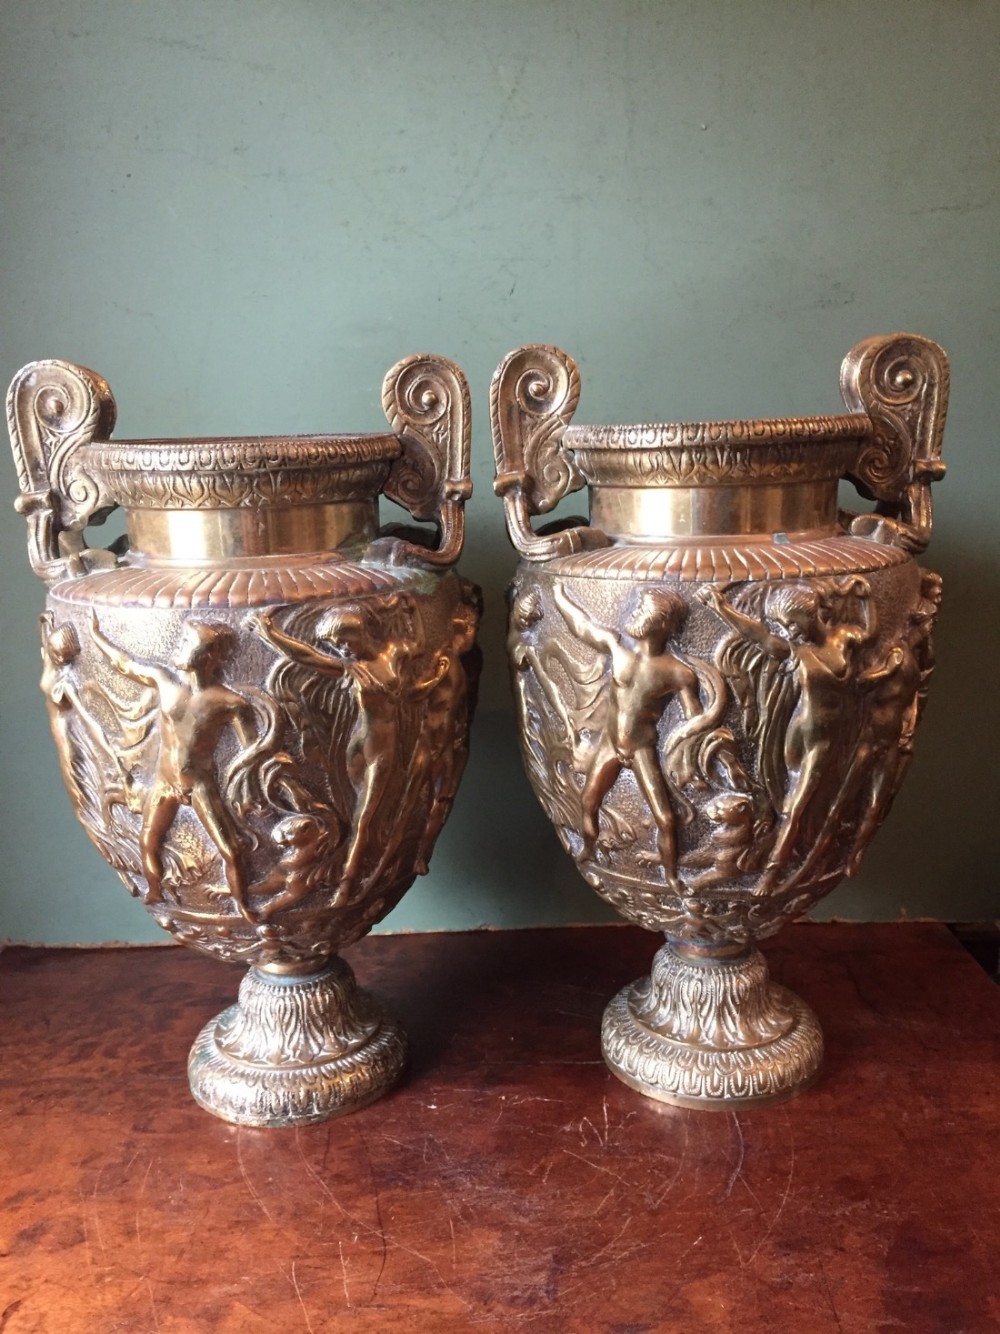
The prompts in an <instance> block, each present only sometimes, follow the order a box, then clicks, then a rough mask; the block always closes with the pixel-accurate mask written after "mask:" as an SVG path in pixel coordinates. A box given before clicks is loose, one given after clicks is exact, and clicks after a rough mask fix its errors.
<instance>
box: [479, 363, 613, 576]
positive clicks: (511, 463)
mask: <svg viewBox="0 0 1000 1334" xmlns="http://www.w3.org/2000/svg"><path fill="white" fill-rule="evenodd" d="M579 399H580V372H579V370H578V369H577V365H576V362H575V361H574V360H573V358H572V357H570V356H568V355H567V354H566V353H565V352H563V351H562V350H561V349H560V348H558V347H551V346H549V345H548V344H545V343H533V344H530V345H529V346H527V347H520V348H517V349H516V350H515V351H513V352H511V353H509V354H508V355H507V356H506V357H505V358H504V359H503V361H502V362H501V363H500V365H499V366H498V367H497V370H496V374H495V375H494V376H493V382H492V384H491V385H490V422H491V426H492V430H493V450H494V454H495V456H496V469H497V475H496V481H495V482H494V490H495V491H496V493H497V495H498V496H500V497H501V498H502V500H503V504H504V512H505V514H506V518H507V531H508V533H509V534H510V540H511V542H512V543H513V544H514V546H515V547H516V548H517V550H518V552H519V553H520V554H521V555H522V556H524V558H525V559H526V560H534V561H541V560H548V559H549V558H550V557H552V556H566V555H570V554H571V553H572V552H574V551H582V550H585V549H589V548H594V547H603V546H607V545H608V544H609V539H608V537H607V535H606V534H605V533H602V532H600V531H599V530H598V529H596V528H591V527H589V526H588V525H587V522H586V520H585V519H574V520H569V521H568V524H569V525H570V526H566V527H560V528H559V529H558V530H555V529H553V530H550V531H548V532H544V531H543V532H540V533H536V532H535V530H534V529H533V528H532V526H531V519H532V516H533V515H536V514H547V513H548V512H549V511H550V510H552V509H554V508H555V506H556V505H557V504H558V503H559V501H560V500H562V498H563V497H564V496H567V495H569V494H570V493H571V492H573V491H579V490H580V489H581V487H582V486H583V485H584V480H583V477H582V476H581V475H580V472H579V470H578V469H577V466H576V462H575V460H574V458H573V454H572V451H571V450H569V449H567V448H566V445H565V442H564V439H563V437H564V435H565V431H566V427H567V426H568V425H569V423H570V421H571V419H572V417H573V413H574V412H575V411H576V405H577V403H578V402H579Z"/></svg>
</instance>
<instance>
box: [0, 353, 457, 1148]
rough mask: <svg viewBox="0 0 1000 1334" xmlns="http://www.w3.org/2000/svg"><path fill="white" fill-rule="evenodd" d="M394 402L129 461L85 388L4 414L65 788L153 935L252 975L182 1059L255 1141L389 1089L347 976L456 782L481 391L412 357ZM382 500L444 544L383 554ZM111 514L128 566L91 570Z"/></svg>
mask: <svg viewBox="0 0 1000 1334" xmlns="http://www.w3.org/2000/svg"><path fill="white" fill-rule="evenodd" d="M383 403H384V407H385V409H386V413H387V415H388V418H389V422H390V424H391V431H388V432H386V433H384V434H380V435H356V436H329V437H327V436H309V437H306V436H303V437H292V438H258V439H249V438H232V439H229V438H227V439H206V440H132V441H125V440H114V441H113V440H111V438H110V437H111V432H112V428H113V426H114V421H115V403H114V399H113V398H112V396H111V392H110V390H109V388H108V386H107V384H106V383H105V382H104V381H103V380H102V379H101V378H100V377H99V376H97V375H95V374H93V372H91V371H88V370H84V369H83V368H82V367H79V366H73V365H70V364H69V363H66V362H60V361H41V362H35V363H33V364H31V365H29V366H26V367H25V368H24V369H23V370H22V371H21V372H20V373H19V374H18V375H17V377H16V378H15V380H14V383H13V385H12V386H11V390H10V395H9V398H8V414H9V421H10V428H11V437H12V441H13V447H14V454H15V458H16V461H17V465H18V470H19V478H20V487H21V496H20V499H19V500H18V502H17V507H18V509H19V510H20V512H21V513H22V514H24V515H25V516H26V518H27V520H28V525H29V556H30V560H31V564H32V567H33V569H34V570H35V572H36V574H38V575H39V576H40V577H41V578H42V579H43V580H44V581H45V583H46V584H47V585H48V586H49V591H48V600H47V609H46V611H45V613H44V615H43V616H42V663H43V674H42V689H43V691H44V694H45V699H46V703H47V707H48V712H49V718H50V721H51V724H52V731H53V735H54V737H55V741H56V746H57V749H58V753H59V761H60V765H61V768H62V773H63V778H64V780H65V783H66V786H67V788H68V790H69V794H70V797H71V799H72V802H73V806H74V809H75V811H76V814H77V816H78V817H79V819H80V821H81V823H82V824H83V827H84V829H85V830H86V832H87V834H88V835H89V837H90V839H91V841H92V842H93V843H94V844H95V845H96V846H97V848H98V849H99V850H100V852H102V853H103V855H104V856H105V857H106V858H107V860H108V862H109V863H110V864H111V866H112V867H113V868H114V869H115V870H116V871H117V872H118V874H119V875H120V876H121V878H122V880H123V881H124V882H125V885H126V886H127V887H128V889H129V890H130V892H131V893H132V894H134V895H136V896H137V897H139V898H141V899H142V900H143V902H144V904H145V906H146V908H147V910H148V911H149V912H150V913H151V914H152V916H153V917H154V918H155V919H156V920H157V921H158V922H159V923H160V925H161V926H163V927H165V928H166V929H167V930H168V931H170V932H171V934H172V935H174V936H175V937H176V938H177V939H178V940H179V941H182V942H183V943H184V944H186V945H191V946H192V947H194V948H195V949H197V950H200V951H203V952H204V953H206V954H211V955H214V956H215V957H217V958H220V959H224V960H226V961H231V962H232V961H238V962H245V963H247V964H249V965H251V966H250V968H249V971H248V973H247V974H246V976H245V978H244V980H243V983H242V985H241V988H240V998H239V1002H238V1004H236V1005H234V1006H232V1007H231V1008H230V1009H229V1010H227V1011H226V1012H225V1013H224V1014H222V1015H221V1016H220V1017H219V1018H218V1019H214V1020H212V1021H211V1022H210V1023H209V1024H208V1025H207V1026H206V1027H205V1028H204V1029H203V1031H202V1032H201V1034H200V1036H199V1037H198V1039H197V1041H196V1042H195V1045H194V1047H193V1049H192V1052H191V1058H190V1062H189V1075H190V1080H191V1087H192V1091H193V1093H194V1096H195V1098H196V1099H197V1101H198V1102H199V1103H200V1104H201V1105H202V1106H203V1107H205V1108H207V1109H208V1110H209V1111H211V1112H214V1113H215V1114H216V1115H218V1116H221V1117H223V1118H224V1119H226V1120H229V1121H234V1122H239V1123H242V1124H246V1125H259V1126H275V1125H290V1124H302V1123H306V1122H311V1121H320V1120H323V1119H324V1118H326V1117H328V1116H332V1115H335V1114H337V1113H340V1112H344V1111H349V1110H351V1109H353V1108H355V1107H359V1106H363V1105H364V1104H366V1103H368V1102H371V1101H372V1100H373V1099H374V1098H377V1097H378V1096H379V1095H380V1094H381V1093H383V1092H384V1091H385V1090H386V1088H388V1087H389V1085H390V1084H391V1083H392V1082H393V1080H394V1079H395V1078H396V1076H397V1075H398V1073H399V1071H400V1069H401V1066H402V1062H403V1058H404V1050H405V1040H404V1037H403V1034H402V1031H401V1030H400V1028H399V1026H398V1025H397V1023H396V1022H395V1021H394V1020H393V1019H391V1018H389V1017H388V1016H387V1015H385V1014H384V1013H382V1011H381V1009H380V1007H379V1005H378V1004H377V1002H376V1001H375V1000H374V998H373V997H371V996H369V995H368V994H366V993H365V992H363V991H361V990H360V989H359V988H358V987H357V985H356V983H355V980H354V976H353V973H352V971H351V969H350V968H349V966H348V965H347V964H346V963H345V962H344V961H343V960H342V959H340V958H339V956H338V953H337V952H338V951H339V950H340V949H341V948H342V947H343V946H345V945H348V944H350V943H351V942H352V941H354V940H357V939H358V937H360V936H362V935H363V934H364V933H365V932H367V931H368V930H369V929H370V927H371V926H372V925H373V924H374V923H375V922H377V921H378V920H379V919H380V918H381V917H383V916H384V915H385V914H386V913H387V912H388V911H389V910H390V909H391V908H392V907H393V906H394V905H395V904H396V903H397V901H398V900H399V898H400V897H401V896H402V894H403V893H404V892H405V890H406V889H407V888H408V887H409V886H410V884H411V883H412V882H413V879H414V877H415V875H417V874H418V873H419V872H422V871H425V870H426V869H427V860H428V858H429V856H430V853H431V849H432V847H433V845H434V842H435V839H436V837H437V835H438V833H439V832H440V830H441V826H442V824H443V823H444V820H445V817H446V816H447V814H448V811H449V809H450V806H451V803H452V799H453V797H454V795H455V789H456V786H457V784H458V781H459V778H460V777H461V773H462V768H463V766H464V763H465V758H466V746H467V733H468V703H467V690H468V682H467V674H466V667H467V665H468V663H469V661H470V655H471V654H472V653H473V647H474V639H475V633H476V625H477V621H478V614H479V596H478V590H476V589H475V588H474V587H473V586H472V585H470V584H467V583H465V582H464V581H462V580H460V579H459V578H458V576H457V575H456V574H455V573H454V572H453V571H452V570H451V568H450V567H451V566H452V565H453V563H454V562H455V561H456V559H457V558H458V555H459V553H460V551H461V548H462V539H463V506H464V503H465V500H466V498H467V497H468V495H469V493H470V490H471V486H470V482H469V424H470V423H469V416H470V414H469V399H468V389H467V385H466V382H465V379H464V377H463V375H462V373H461V371H460V370H459V369H458V367H456V366H454V365H452V363H451V362H448V361H445V360H443V359H441V358H438V357H430V356H418V357H410V358H408V359H407V360H405V361H402V362H400V363H399V364H398V365H397V366H396V367H394V368H393V370H391V371H390V372H389V374H388V376H387V377H386V381H385V385H384V390H383ZM380 491H381V492H382V493H383V494H385V495H386V496H388V497H390V498H391V499H393V500H395V501H397V502H398V503H399V504H400V505H402V506H404V507H405V508H406V509H408V510H409V511H410V512H411V513H412V514H413V516H414V517H416V518H418V519H420V520H432V521H434V522H436V524H437V527H438V536H437V539H436V540H437V543H438V545H437V546H434V545H432V544H431V543H429V542H428V544H427V545H421V539H420V533H419V530H414V529H402V530H396V532H395V535H393V534H392V533H391V532H390V533H389V534H386V533H384V532H383V533H382V534H380V532H379V526H378V525H379V516H378V496H379V493H380ZM115 506H122V507H123V508H124V509H125V511H126V513H127V521H128V543H127V547H126V548H125V549H124V550H122V551H117V550H103V549H99V548H96V549H95V548H89V547H87V546H85V545H84V539H83V530H84V528H85V527H86V525H87V524H89V523H93V522H94V521H95V520H99V519H100V518H101V517H102V516H104V515H106V514H107V512H108V511H109V510H111V509H113V508H114V507H115Z"/></svg>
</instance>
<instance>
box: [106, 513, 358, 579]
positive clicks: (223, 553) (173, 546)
mask: <svg viewBox="0 0 1000 1334" xmlns="http://www.w3.org/2000/svg"><path fill="white" fill-rule="evenodd" d="M377 531H378V502H377V500H376V499H375V498H372V499H370V500H349V501H339V502H334V503H331V504H324V505H303V504H296V505H282V506H273V507H268V508H261V509H189V510H183V509H174V510H155V509H134V510H129V512H128V537H129V546H130V547H131V549H132V551H133V553H134V556H135V558H137V559H138V560H140V561H142V562H143V563H144V564H153V565H155V564H158V563H160V562H169V563H171V564H173V563H177V562H183V563H185V564H196V565H200V564H212V565H215V564H221V563H228V562H232V561H248V560H258V561H259V560H266V559H267V558H268V557H271V556H293V555H312V554H316V553H320V552H331V551H337V550H339V549H342V548H344V547H356V546H359V545H367V543H368V542H370V541H371V540H372V539H373V538H374V537H375V536H376V534H377Z"/></svg>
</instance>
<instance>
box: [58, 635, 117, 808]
mask: <svg viewBox="0 0 1000 1334" xmlns="http://www.w3.org/2000/svg"><path fill="white" fill-rule="evenodd" d="M40 624H41V632H42V677H41V681H40V682H39V686H40V688H41V691H42V694H43V695H44V696H45V707H46V710H47V712H48V715H49V725H50V727H51V728H52V735H53V737H54V738H55V743H56V752H57V754H58V756H59V767H60V770H61V772H62V776H63V781H64V782H65V784H66V789H67V791H68V792H69V795H70V800H71V801H72V803H73V809H74V811H75V812H76V814H77V816H78V817H79V818H80V819H81V820H83V821H84V824H85V825H86V826H87V827H88V828H89V827H90V826H91V824H92V823H93V822H92V820H91V819H90V806H91V800H89V798H92V797H96V799H97V801H98V803H99V814H100V816H101V817H103V819H104V820H105V821H106V822H107V823H109V824H110V822H111V809H112V806H113V805H115V804H116V803H119V804H121V803H124V801H125V791H126V777H125V774H124V773H123V772H122V768H121V764H120V761H119V760H118V757H117V756H116V755H115V753H114V751H113V750H112V748H111V746H110V745H109V744H108V741H107V738H106V736H105V735H104V729H103V728H102V726H101V724H100V722H99V721H98V720H97V718H96V717H95V716H94V715H93V713H92V712H91V711H90V709H89V708H88V707H87V705H86V704H85V702H84V699H83V691H82V689H81V687H80V686H78V685H77V682H76V681H75V679H74V676H73V671H72V669H73V666H74V664H75V663H76V662H77V661H78V659H79V657H80V652H81V649H80V639H79V636H78V635H77V632H76V628H75V626H73V625H71V624H69V623H68V622H66V623H64V624H62V625H56V623H55V617H54V616H53V615H52V613H51V612H49V611H47V612H43V613H42V617H41V622H40ZM75 724H79V727H77V726H75ZM81 729H82V732H83V737H84V738H86V743H88V744H89V748H90V750H91V755H92V758H93V759H95V761H97V768H98V769H99V771H100V775H101V779H102V782H101V783H100V787H99V790H98V791H96V792H94V793H91V792H89V791H86V790H84V787H83V786H82V785H81V783H80V781H79V778H78V776H77V773H76V769H75V767H74V762H73V761H74V754H75V753H76V752H77V750H78V748H79V747H80V745H81V744H82V743H83V738H81V737H80V731H81ZM98 757H99V759H98Z"/></svg>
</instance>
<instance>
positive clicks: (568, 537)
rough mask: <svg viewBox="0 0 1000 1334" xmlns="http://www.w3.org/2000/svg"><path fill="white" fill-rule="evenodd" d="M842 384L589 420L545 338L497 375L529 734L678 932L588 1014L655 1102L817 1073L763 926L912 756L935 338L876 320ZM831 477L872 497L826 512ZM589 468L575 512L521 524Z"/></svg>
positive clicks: (637, 905) (597, 875)
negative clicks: (824, 395) (711, 413)
mask: <svg viewBox="0 0 1000 1334" xmlns="http://www.w3.org/2000/svg"><path fill="white" fill-rule="evenodd" d="M842 383H843V388H844V393H845V398H846V400H847V405H848V407H849V408H851V409H852V411H850V412H848V413H845V414H843V415H842V416H839V417H817V418H805V419H780V420H769V421H750V422H721V423H707V422H706V423H691V424H684V425H651V426H634V427H603V426H598V427H585V426H573V425H571V424H570V418H571V415H572V412H573V410H574V408H575V405H576V397H577V394H578V377H577V372H576V367H575V365H574V364H573V363H572V361H571V360H570V359H569V358H568V357H566V355H565V354H564V353H561V352H559V351H558V349H554V348H547V347H541V346H535V347H531V348H524V349H520V350H519V351H517V352H515V353H512V354H511V356H510V357H509V358H508V359H507V360H506V361H505V362H504V363H503V365H502V366H501V367H500V369H499V371H498V373H497V376H496V378H495V380H494V390H493V403H492V406H493V416H494V433H495V440H496V446H497V463H498V482H497V486H498V490H499V491H500V492H501V494H502V495H503V496H504V500H505V505H506V508H507V514H508V524H509V529H510V532H511V536H512V538H513V540H514V542H515V545H516V546H518V548H519V550H520V552H521V554H522V557H523V559H522V562H521V565H520V567H519V569H518V573H517V576H516V578H515V581H514V584H513V586H512V589H511V593H510V621H509V634H508V649H509V655H510V664H511V673H512V681H513V688H514V695H515V700H516V705H517V710H518V720H519V728H520V740H521V749H522V755H523V758H524V763H525V766H526V769H527V771H528V774H529V777H530V779H531V782H532V785H533V787H534V790H535V792H536V795H537V796H538V798H539V801H540V802H541V804H542V806H543V808H544V809H545V811H546V814H547V815H548V816H549V818H550V819H551V821H552V822H553V824H554V826H555V828H556V832H557V834H558V836H559V838H560V840H561V842H562V844H563V846H564V847H565V848H566V850H567V851H568V852H569V853H570V855H571V856H572V857H573V858H574V860H575V861H576V863H577V865H578V866H579V868H580V871H581V873H582V874H583V876H584V878H585V879H586V881H587V883H588V884H590V885H591V886H592V887H593V888H594V889H595V890H596V891H597V892H598V893H599V894H600V895H601V896H602V897H603V898H605V899H606V900H607V901H608V902H609V903H611V904H613V906H614V907H615V908H616V909H617V910H618V912H620V913H621V914H622V915H623V916H624V917H626V918H627V919H628V920H629V921H632V922H635V923H637V924H639V925H641V926H644V927H647V928H649V929H651V930H656V931H662V932H664V933H665V935H666V938H667V940H666V944H665V946H664V947H663V948H662V949H661V951H660V953H659V954H658V955H657V958H656V961H655V963H654V968H653V972H652V976H651V977H650V978H648V979H644V980H643V981H641V982H639V983H637V984H635V985H634V986H633V987H630V988H626V990H625V991H623V992H622V993H621V994H620V995H619V996H617V997H616V998H615V999H614V1001H612V1003H611V1005H610V1006H609V1007H608V1010H607V1012H606V1014H605V1019H604V1030H603V1046H604V1054H605V1057H606V1059H607V1061H608V1063H609V1065H610V1066H611V1068H612V1069H613V1070H614V1072H615V1073H616V1074H618V1075H619V1077H621V1078H622V1079H624V1080H625V1081H626V1082H627V1083H629V1084H631V1085H633V1086H634V1087H636V1088H638V1089H640V1090H641V1091H643V1092H645V1093H647V1094H649V1095H651V1096H653V1097H656V1098H660V1099H663V1100H665V1101H671V1102H677V1103H682V1104H690V1105H695V1106H705V1107H713V1106H729V1105H733V1104H739V1103H744V1102H763V1101H771V1100H777V1099H780V1098H783V1097H787V1096H789V1095H791V1094H792V1093H794V1092H796V1091H797V1090H798V1089H800V1088H802V1087H803V1086H804V1085H805V1084H806V1083H808V1082H809V1080H810V1079H811V1078H812V1077H813V1075H814V1074H815V1072H816V1070H817V1068H818V1065H819V1062H820V1058H821V1055H822V1036H821V1032H820V1029H819V1025H818V1023H817V1021H816V1019H815V1017H814V1016H813V1015H812V1013H811V1012H810V1011H809V1010H808V1009H807V1007H806V1006H805V1005H804V1004H803V1003H802V1002H801V1001H799V1000H798V998H796V997H794V996H792V995H790V994H789V993H788V992H787V991H784V990H782V989H781V988H779V987H777V986H776V985H775V984H773V983H772V982H771V981H770V980H769V978H768V976H767V971H766V967H765V966H764V963H763V959H762V957H761V956H760V954H759V953H758V952H757V951H756V950H755V949H754V948H753V942H754V941H755V940H756V939H759V938H761V937H765V936H768V935H770V934H772V933H773V932H774V931H776V930H778V929H779V928H780V926H781V925H782V923H783V922H785V921H787V920H788V919H789V918H791V917H794V916H796V915H798V914H799V913H801V912H803V911H804V910H805V909H807V908H808V907H809V906H810V905H811V904H812V903H814V902H815V901H816V900H817V899H818V898H820V897H821V896H822V895H823V894H825V893H827V892H828V891H829V890H831V889H832V888H833V887H834V886H835V885H836V884H837V883H838V882H839V881H840V880H841V879H842V878H843V877H844V876H845V875H848V874H851V873H853V871H854V870H856V869H857V866H858V864H859V861H860V858H861V855H862V853H863V850H864V848H865V846H866V845H867V843H868V841H869V839H870V838H871V836H872V834H873V833H874V831H875V829H876V828H877V827H878V825H879V824H880V823H881V821H882V819H883V818H884V817H885V815H886V814H887V812H888V810H889V807H890V805H891V802H892V799H893V796H894V795H895V792H896V791H897V789H898V787H899V784H900V782H901V780H902V778H903V776H904V774H905V771H906V768H907V766H908V764H909V762H910V758H911V755H912V749H913V735H914V731H915V728H916V724H917V722H918V720H919V717H920V713H921V710H922V707H923V702H924V698H925V695H926V690H927V685H928V681H929V678H930V674H931V671H932V668H933V654H932V647H931V632H932V629H933V623H934V618H935V616H936V613H937V608H938V604H939V601H940V580H939V579H938V578H937V576H936V575H934V574H932V573H930V572H928V571H926V570H923V569H921V567H920V566H919V564H918V563H917V559H916V554H917V553H918V552H919V551H920V550H922V548H923V546H924V545H925V544H926V540H927V537H928V536H929V529H930V509H929V498H928V496H929V483H930V481H931V480H933V478H935V477H936V476H939V475H940V472H941V471H942V465H941V464H940V462H939V453H940V432H941V427H942V424H943V416H944V409H945V401H946V395H947V362H946V360H945V358H944V354H943V353H942V352H941V350H940V349H939V348H937V347H936V345H934V344H931V343H929V342H927V340H924V339H920V338H917V337H915V336H910V335H895V336H893V337H891V338H886V339H873V340H869V341H868V342H866V343H863V344H861V345H859V347H858V348H856V349H855V350H854V351H853V352H852V353H851V354H850V355H849V357H848V358H847V360H846V361H845V363H844V369H843V373H842ZM842 477H848V478H851V479H853V480H854V481H856V483H857V484H858V486H859V488H860V489H862V490H863V492H864V493H865V494H866V495H868V496H871V497H874V498H875V499H876V500H877V502H878V508H877V512H876V514H875V515H872V516H866V515H848V514H844V513H842V512H840V511H838V508H837V486H838V482H839V480H840V479H841V478H842ZM584 484H586V485H588V486H589V489H590V516H589V520H588V521H582V520H581V521H580V522H579V524H574V523H573V522H572V521H570V522H569V523H568V524H567V523H565V522H564V523H563V524H561V525H556V526H554V527H553V529H552V530H550V531H548V532H546V531H545V530H542V531H540V532H538V533H536V532H535V531H534V530H533V529H532V528H531V527H530V525H529V519H530V517H531V515H532V514H535V513H544V512H545V511H547V510H548V509H550V508H552V506H553V505H554V504H555V503H557V501H558V500H559V499H561V498H562V496H563V495H564V494H566V492H568V491H570V490H574V489H577V488H578V487H580V486H583V485H584Z"/></svg>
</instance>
